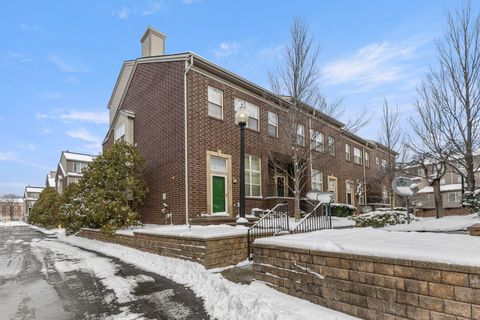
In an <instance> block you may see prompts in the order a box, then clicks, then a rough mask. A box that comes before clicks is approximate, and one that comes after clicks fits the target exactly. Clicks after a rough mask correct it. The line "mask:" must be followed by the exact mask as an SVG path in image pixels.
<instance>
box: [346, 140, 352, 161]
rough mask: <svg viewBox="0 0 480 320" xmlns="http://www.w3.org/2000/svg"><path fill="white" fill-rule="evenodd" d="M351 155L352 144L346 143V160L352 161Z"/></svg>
mask: <svg viewBox="0 0 480 320" xmlns="http://www.w3.org/2000/svg"><path fill="white" fill-rule="evenodd" d="M350 156H351V151H350V145H349V144H345V160H347V161H350Z"/></svg>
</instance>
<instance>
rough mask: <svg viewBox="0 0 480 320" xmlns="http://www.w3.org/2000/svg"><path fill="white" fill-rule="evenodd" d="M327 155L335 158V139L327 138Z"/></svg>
mask: <svg viewBox="0 0 480 320" xmlns="http://www.w3.org/2000/svg"><path fill="white" fill-rule="evenodd" d="M328 154H329V155H331V156H335V138H334V137H330V136H328Z"/></svg>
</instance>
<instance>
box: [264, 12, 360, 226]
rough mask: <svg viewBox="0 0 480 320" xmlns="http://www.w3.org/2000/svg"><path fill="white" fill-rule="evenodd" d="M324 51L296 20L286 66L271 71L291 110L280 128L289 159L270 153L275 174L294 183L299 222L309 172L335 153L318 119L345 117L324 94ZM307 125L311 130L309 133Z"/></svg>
mask: <svg viewBox="0 0 480 320" xmlns="http://www.w3.org/2000/svg"><path fill="white" fill-rule="evenodd" d="M320 52H321V47H319V46H314V44H313V39H312V37H311V36H310V35H309V28H308V26H307V24H306V23H305V22H304V21H303V20H302V19H301V18H298V17H297V18H294V20H293V23H292V26H291V28H290V43H289V45H288V46H287V47H286V50H285V56H284V63H283V65H282V66H281V67H279V68H277V69H276V70H275V71H274V72H269V82H270V85H271V87H272V91H273V92H275V93H276V94H277V95H278V96H279V100H278V102H279V104H280V105H282V106H284V107H285V108H287V109H288V120H287V121H288V123H285V124H282V126H280V128H281V129H282V130H284V131H285V132H284V133H285V136H286V137H287V140H288V142H287V143H286V146H285V153H286V154H287V155H288V157H287V158H286V157H283V156H280V157H279V156H278V155H276V154H273V153H272V152H270V153H269V162H270V164H271V166H272V167H273V168H274V170H275V171H281V172H282V173H284V174H285V175H287V176H288V177H289V179H291V181H293V186H291V190H292V193H293V195H294V199H295V209H294V210H295V211H294V212H295V218H296V219H299V218H300V212H301V211H300V200H301V192H302V190H303V189H304V188H305V186H306V185H307V184H308V181H310V179H309V177H308V172H309V169H310V168H311V164H312V162H313V161H315V160H316V159H317V158H319V157H321V156H322V155H323V154H325V153H327V152H330V153H331V152H332V150H333V152H335V145H334V142H333V143H332V142H331V141H328V142H326V141H323V140H324V139H325V138H324V136H323V135H322V133H321V127H322V126H323V125H322V123H321V122H320V121H317V120H318V119H316V116H318V113H321V116H327V117H331V118H336V117H340V116H342V115H343V114H344V109H342V107H341V102H342V100H341V99H337V100H335V101H334V102H332V103H329V102H327V100H326V98H325V97H324V96H322V95H321V94H320V89H319V86H318V84H319V80H320V71H319V68H318V57H319V55H320ZM318 111H319V112H318ZM366 114H367V113H366ZM365 118H366V116H363V117H361V118H360V119H357V120H356V121H353V122H352V128H353V129H355V130H358V129H359V128H360V127H361V126H362V125H365V124H366V123H365V124H362V123H364V122H365V120H364V119H365ZM315 119H316V120H315ZM306 124H308V128H309V129H310V130H309V131H308V132H307V131H306V129H305V128H306V126H305V125H306ZM287 144H288V146H287ZM289 187H290V186H289Z"/></svg>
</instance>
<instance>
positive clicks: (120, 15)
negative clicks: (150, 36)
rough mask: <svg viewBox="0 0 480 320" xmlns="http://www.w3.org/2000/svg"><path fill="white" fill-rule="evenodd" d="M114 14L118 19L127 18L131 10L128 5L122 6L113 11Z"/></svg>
mask: <svg viewBox="0 0 480 320" xmlns="http://www.w3.org/2000/svg"><path fill="white" fill-rule="evenodd" d="M114 14H115V16H116V17H117V18H119V19H128V18H130V16H131V14H132V11H131V10H130V9H129V8H128V7H122V8H120V9H119V10H118V11H115V12H114Z"/></svg>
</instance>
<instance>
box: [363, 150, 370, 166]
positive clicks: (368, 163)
mask: <svg viewBox="0 0 480 320" xmlns="http://www.w3.org/2000/svg"><path fill="white" fill-rule="evenodd" d="M364 159H365V167H367V168H370V154H368V152H367V151H365V154H364Z"/></svg>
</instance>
